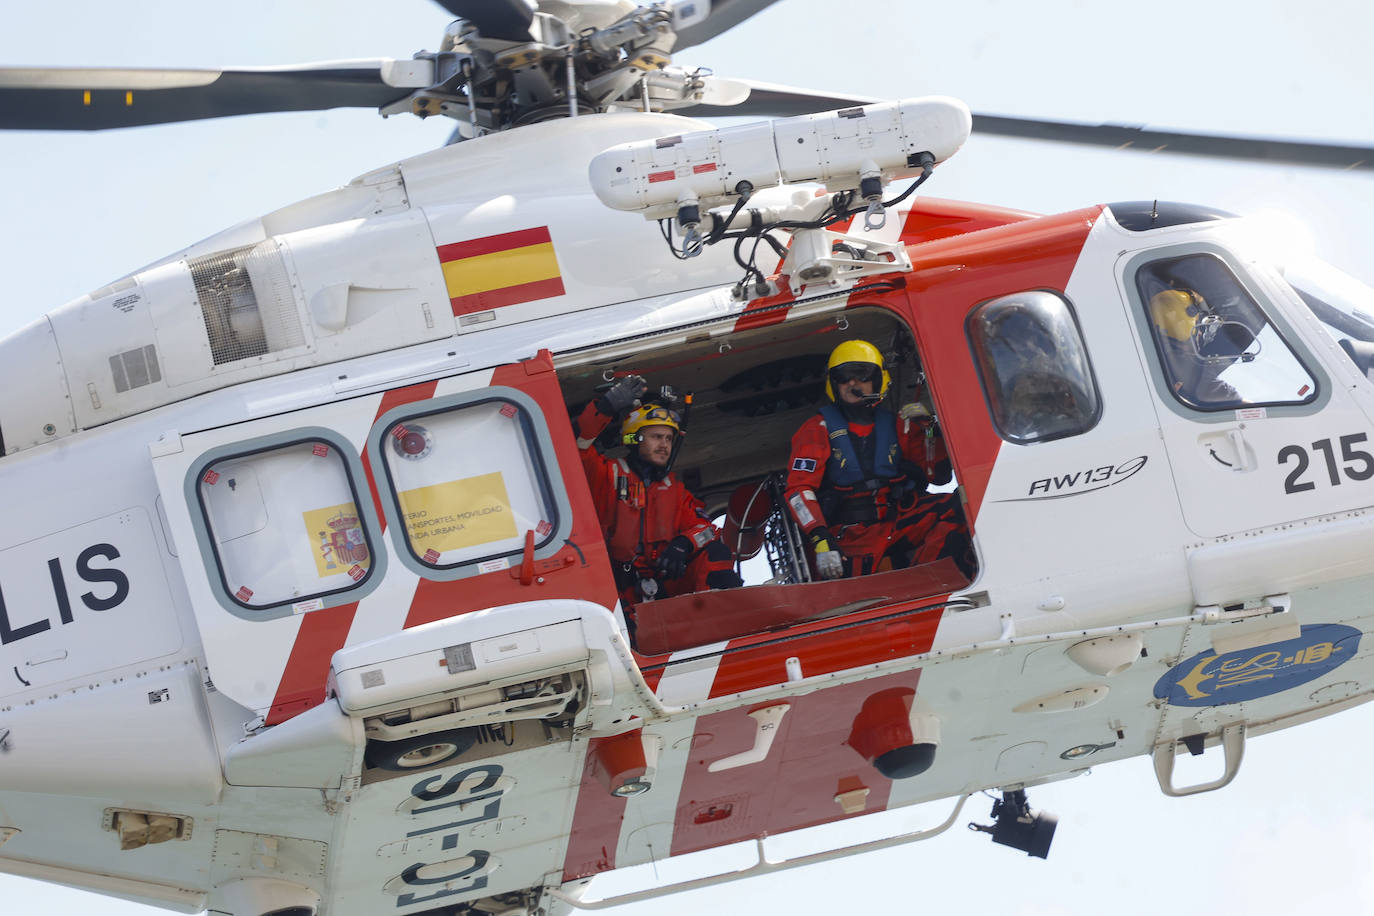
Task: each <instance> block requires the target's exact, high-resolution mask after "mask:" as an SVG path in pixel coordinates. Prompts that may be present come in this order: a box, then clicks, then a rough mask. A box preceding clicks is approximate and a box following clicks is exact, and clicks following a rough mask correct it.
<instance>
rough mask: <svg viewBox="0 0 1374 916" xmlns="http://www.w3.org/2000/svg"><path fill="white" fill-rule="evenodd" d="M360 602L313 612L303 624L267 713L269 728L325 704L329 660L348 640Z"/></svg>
mask: <svg viewBox="0 0 1374 916" xmlns="http://www.w3.org/2000/svg"><path fill="white" fill-rule="evenodd" d="M357 610H358V602H356V601H355V602H353V603H352V604H339V605H335V606H334V607H330V608H325V609H324V610H322V611H311V612H310V613H308V614H306V615H305V617H304V619H302V620H301V629H300V632H298V633H297V634H296V644H295V645H293V646H292V647H291V656H290V657H289V658H288V659H287V660H286V668H285V669H284V670H283V671H282V673H281V683H279V684H278V685H277V696H276V698H275V699H273V700H272V708H271V709H270V710H269V711H268V713H267V720H266V724H268V725H277V724H280V723H282V722H285V721H286V720H287V719H289V718H291V717H292V716H296V715H300V714H301V713H303V712H305V711H306V710H307V709H310V708H311V707H312V706H318V705H319V704H321V703H323V702H324V684H325V680H326V679H327V678H328V677H329V660H330V659H331V658H333V657H334V652H335V651H336V650H337V649H339V648H340V647H341V646H343V644H344V640H346V639H348V630H349V628H350V627H352V626H353V615H354V613H355V612H357Z"/></svg>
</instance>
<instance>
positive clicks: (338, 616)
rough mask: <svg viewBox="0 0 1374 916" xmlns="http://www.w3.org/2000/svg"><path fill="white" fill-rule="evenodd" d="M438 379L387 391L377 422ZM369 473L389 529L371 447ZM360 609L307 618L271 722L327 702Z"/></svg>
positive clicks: (428, 392)
mask: <svg viewBox="0 0 1374 916" xmlns="http://www.w3.org/2000/svg"><path fill="white" fill-rule="evenodd" d="M438 384H439V383H438V382H422V383H420V384H419V385H410V386H408V387H405V388H397V389H396V390H394V391H388V392H386V393H385V394H383V395H382V401H381V403H380V404H379V405H378V406H377V416H376V417H374V418H373V420H372V422H373V423H376V422H377V420H378V419H380V418H381V416H382V414H384V413H386V412H387V411H389V410H392V409H393V408H396V407H399V406H401V405H402V404H409V403H412V402H414V401H425V400H428V399H430V398H432V397H434V389H435V388H436V387H437V386H438ZM363 471H364V473H365V474H366V475H367V487H368V490H369V491H370V493H371V495H372V504H373V505H374V506H375V507H376V509H377V518H378V520H379V521H380V522H381V524H382V530H383V531H385V530H386V513H385V512H384V511H383V508H382V500H381V496H380V494H379V493H378V490H377V481H376V478H375V477H374V476H373V473H372V460H371V457H370V456H369V454H368V451H367V450H366V449H364V450H363ZM357 611H358V602H356V601H355V602H353V603H352V604H340V605H336V606H335V607H331V608H325V609H324V610H320V611H311V612H310V613H308V614H306V615H305V617H304V618H303V619H302V620H301V628H300V631H299V632H297V633H296V642H295V644H294V645H292V646H291V654H290V655H289V656H288V657H287V659H286V667H285V668H283V669H282V673H281V682H280V683H279V684H277V694H276V696H275V697H274V698H273V700H272V708H271V709H270V710H269V711H268V713H267V720H266V724H268V725H277V724H278V723H281V722H285V721H286V720H287V719H289V718H291V717H292V716H296V715H299V714H301V713H303V712H305V711H306V710H307V709H310V708H311V707H313V706H318V705H319V704H320V703H323V702H324V685H325V682H326V681H327V680H328V678H329V663H330V661H331V660H332V659H333V658H334V653H335V652H337V651H338V650H339V649H341V648H343V645H344V643H345V642H347V641H348V631H349V630H350V629H351V628H352V627H353V617H354V615H355V614H356V613H357Z"/></svg>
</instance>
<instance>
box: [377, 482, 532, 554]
mask: <svg viewBox="0 0 1374 916" xmlns="http://www.w3.org/2000/svg"><path fill="white" fill-rule="evenodd" d="M400 498H401V513H402V514H403V515H404V516H405V520H406V535H407V536H408V537H409V538H410V546H411V549H412V550H414V551H415V553H417V554H420V555H424V554H426V553H428V552H429V551H431V550H436V551H438V552H439V553H441V554H442V553H447V552H448V551H450V550H461V549H462V548H464V547H474V546H476V545H478V544H489V543H491V542H492V541H501V540H505V539H507V538H513V537H515V533H516V532H515V517H514V514H513V513H512V512H511V507H510V496H509V495H508V494H507V493H506V481H505V479H504V478H503V477H502V475H501V472H500V471H493V472H491V473H490V474H479V475H477V476H476V477H465V478H463V479H462V480H451V481H448V482H447V483H436V484H433V485H431V486H428V487H416V488H415V489H413V490H405V491H403V492H401V494H400Z"/></svg>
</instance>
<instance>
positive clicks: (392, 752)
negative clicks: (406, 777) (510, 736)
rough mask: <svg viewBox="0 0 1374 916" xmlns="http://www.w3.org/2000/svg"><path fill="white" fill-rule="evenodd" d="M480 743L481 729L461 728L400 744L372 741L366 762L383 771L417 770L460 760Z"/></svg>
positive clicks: (422, 736) (408, 739)
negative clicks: (456, 759)
mask: <svg viewBox="0 0 1374 916" xmlns="http://www.w3.org/2000/svg"><path fill="white" fill-rule="evenodd" d="M476 743H477V729H475V728H458V729H453V730H452V731H443V732H431V733H429V734H427V735H415V736H414V737H411V738H402V739H401V740H400V741H369V742H368V743H367V751H366V753H365V754H364V755H363V759H364V760H365V761H366V762H367V765H368V766H370V767H377V768H379V769H383V770H402V771H404V770H416V769H419V768H420V767H428V766H434V765H435V764H438V763H445V762H447V761H449V760H452V759H454V758H455V757H459V756H461V755H462V754H464V753H465V752H466V751H467V750H468V748H470V747H472V746H473V745H474V744H476Z"/></svg>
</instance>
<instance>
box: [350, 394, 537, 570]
mask: <svg viewBox="0 0 1374 916" xmlns="http://www.w3.org/2000/svg"><path fill="white" fill-rule="evenodd" d="M522 400H523V399H522ZM430 403H431V404H432V403H433V402H430ZM534 409H537V408H534V407H533V405H526V404H523V403H521V402H520V401H519V400H517V393H515V392H512V393H511V396H510V397H494V396H491V395H490V393H487V394H486V396H483V397H481V398H480V399H477V400H468V401H467V402H466V403H460V404H459V405H458V406H453V407H449V408H448V409H444V410H437V411H436V410H431V411H429V412H426V413H415V414H405V413H402V414H401V415H399V416H398V415H392V416H390V417H388V418H386V420H385V423H384V425H383V426H382V428H381V430H380V434H379V435H378V436H377V439H376V447H377V449H378V452H379V453H380V454H381V457H382V463H383V466H384V468H385V470H386V476H387V479H388V482H389V483H390V491H391V498H392V500H393V509H394V512H395V515H396V517H397V518H399V519H401V520H402V523H401V524H399V525H397V526H396V529H397V532H398V535H399V539H400V540H403V542H404V547H405V549H406V550H407V551H408V552H409V554H410V556H411V557H412V559H413V560H414V561H416V562H418V563H419V564H420V568H421V569H422V570H424V571H425V572H426V573H427V572H429V571H432V570H459V569H460V568H466V569H465V571H463V572H461V574H462V575H467V574H470V573H471V572H486V571H489V569H498V568H505V567H507V566H509V565H510V562H509V561H508V560H507V559H506V558H508V557H510V556H512V555H519V554H520V553H521V552H522V551H523V550H524V547H525V538H526V533H527V532H531V531H532V532H534V545H535V549H536V550H538V549H539V548H541V547H544V546H545V545H547V544H549V543H550V542H551V541H552V540H554V538H555V535H556V534H557V532H558V531H559V528H560V517H561V515H562V514H563V513H562V512H560V503H561V502H563V501H562V500H560V499H558V498H557V496H556V494H555V491H554V489H553V487H552V484H551V482H550V476H549V472H548V468H547V466H546V460H545V457H544V456H545V454H546V451H547V446H545V445H543V444H541V440H540V436H539V435H538V433H537V430H536V423H535V421H534V419H533V418H532V416H531V410H534Z"/></svg>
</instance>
